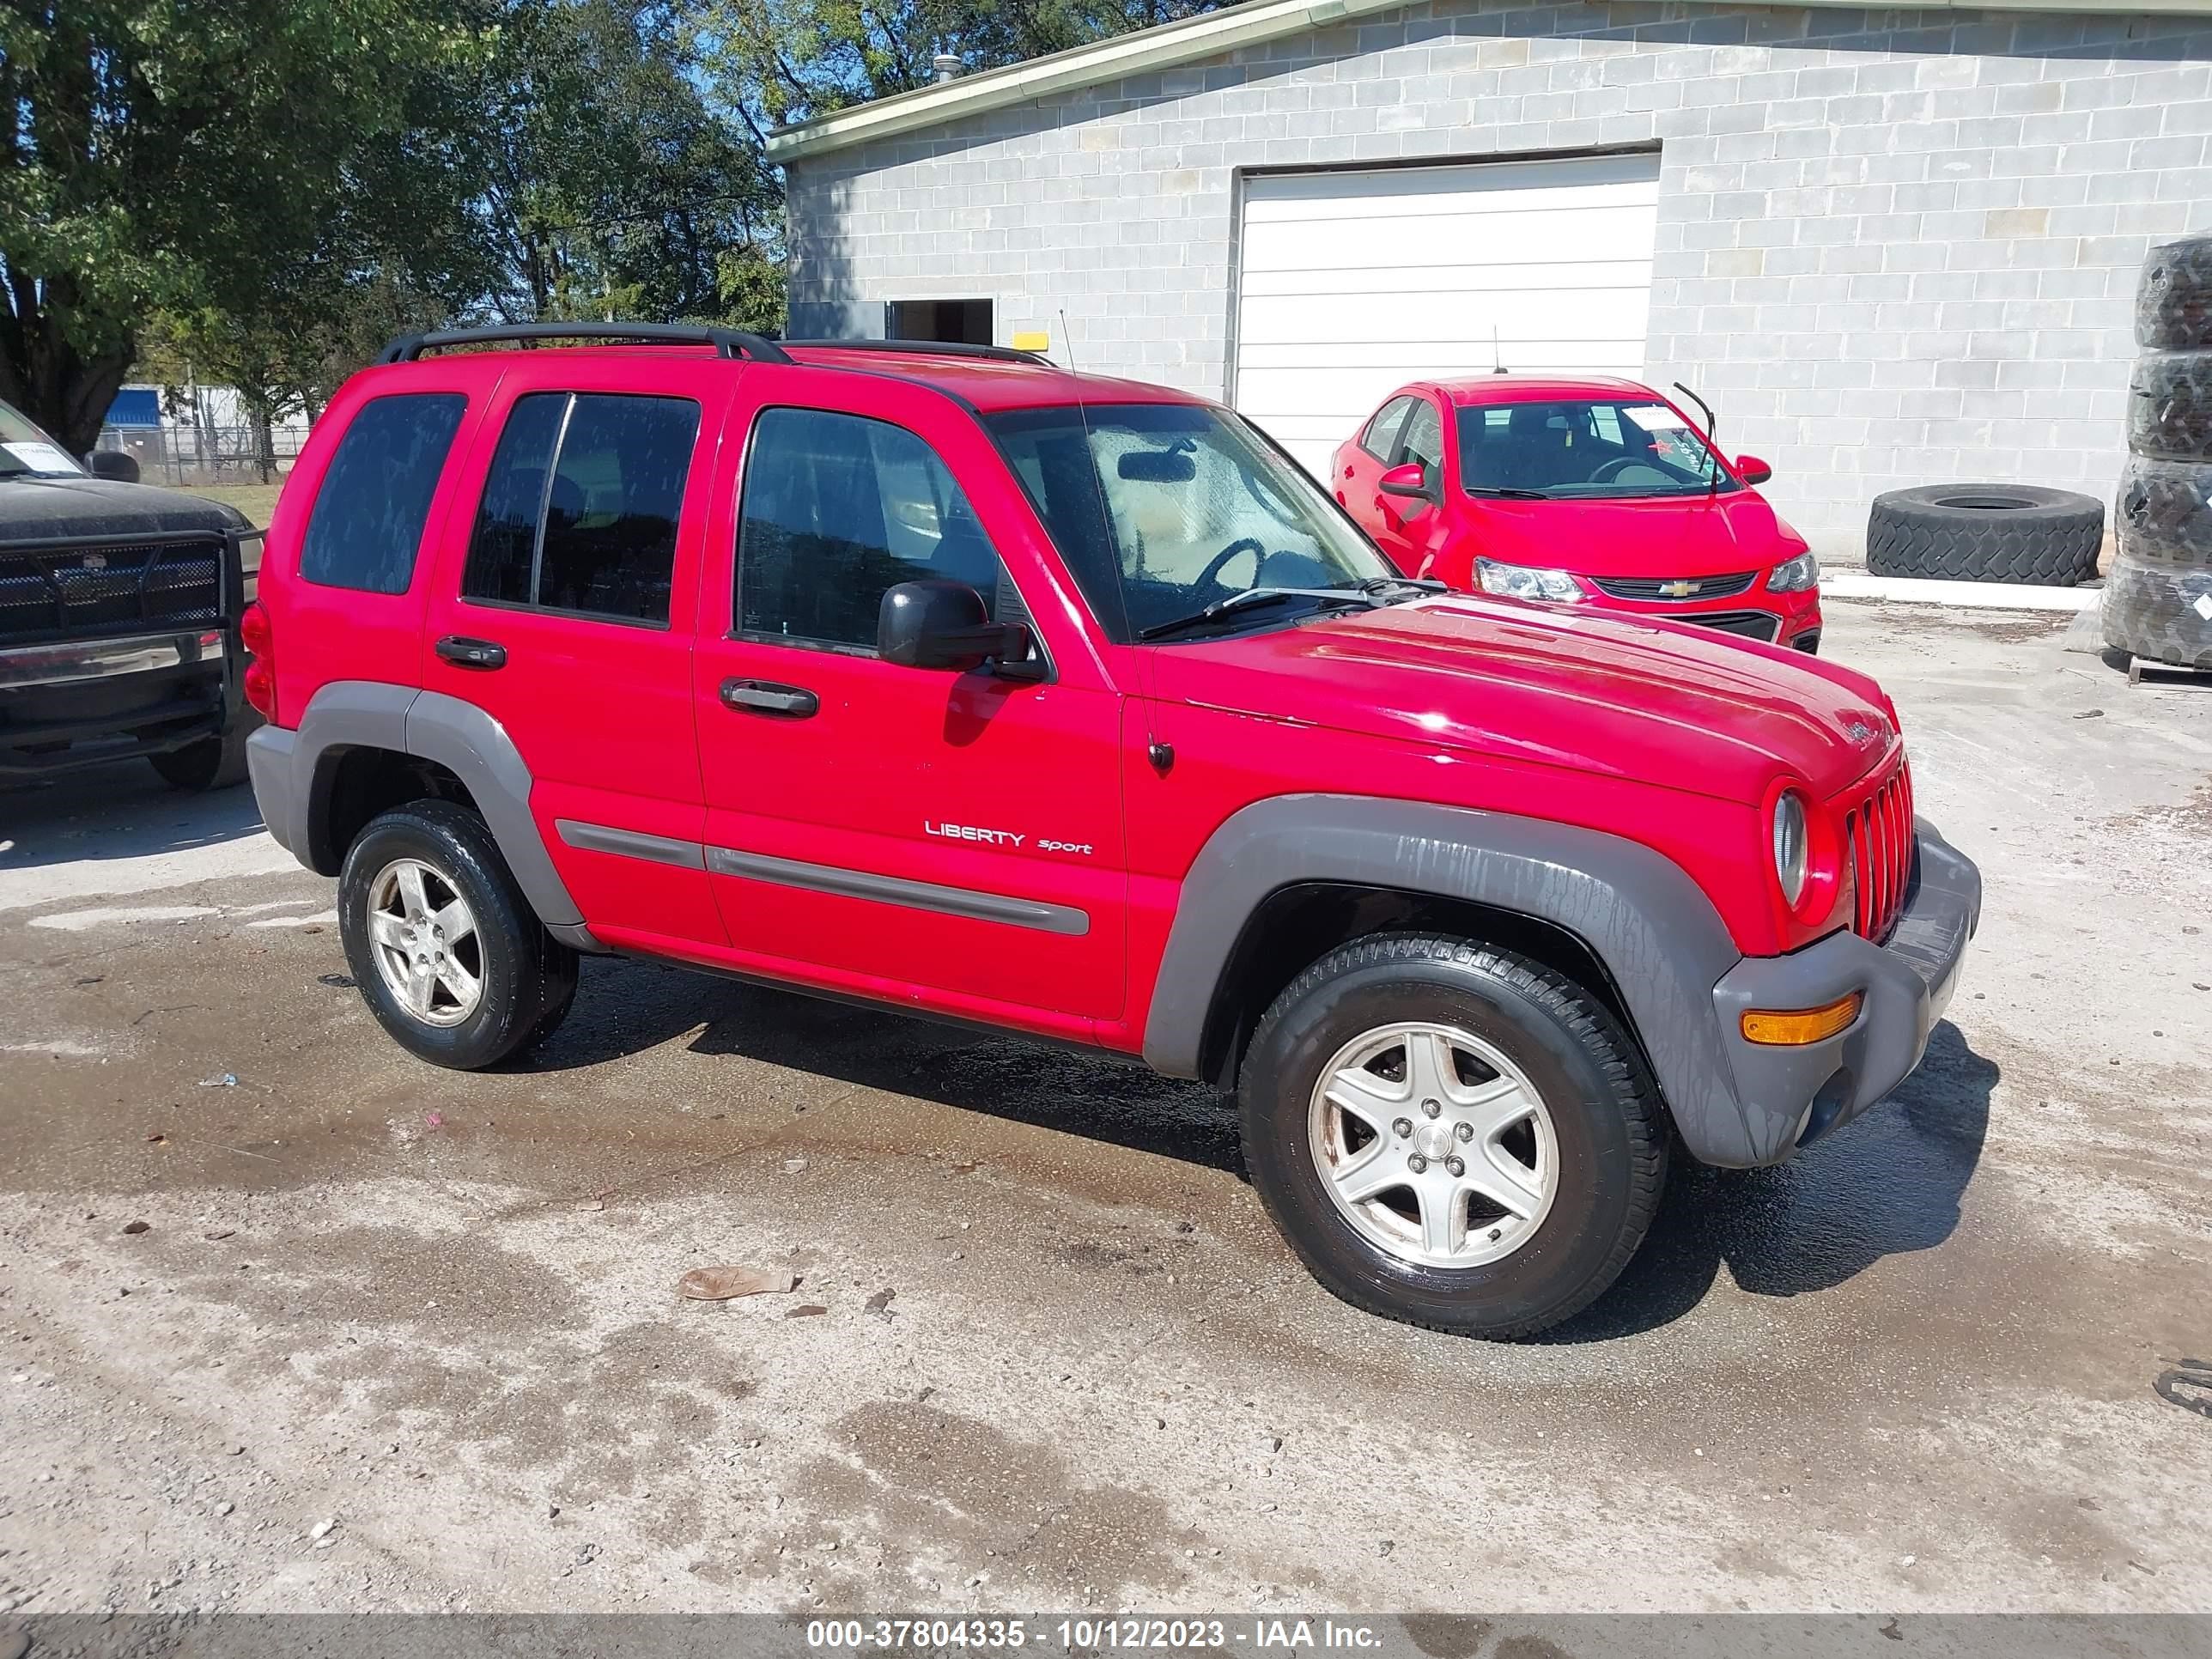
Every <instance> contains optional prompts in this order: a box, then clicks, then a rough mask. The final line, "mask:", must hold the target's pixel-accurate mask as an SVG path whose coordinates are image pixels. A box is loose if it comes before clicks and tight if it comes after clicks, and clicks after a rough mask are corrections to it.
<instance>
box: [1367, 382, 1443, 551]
mask: <svg viewBox="0 0 2212 1659" xmlns="http://www.w3.org/2000/svg"><path fill="white" fill-rule="evenodd" d="M1389 465H1391V466H1407V465H1413V466H1419V468H1420V469H1421V470H1422V471H1423V473H1424V474H1425V475H1426V477H1427V478H1428V480H1429V483H1430V485H1431V488H1432V489H1436V490H1437V492H1439V494H1441V493H1442V491H1443V489H1444V487H1445V486H1444V428H1443V416H1441V415H1440V414H1439V413H1438V412H1437V404H1436V399H1434V398H1430V397H1419V398H1414V399H1413V412H1412V413H1411V414H1410V415H1408V416H1407V417H1406V424H1405V426H1404V428H1402V429H1401V431H1400V432H1399V435H1398V437H1397V440H1396V441H1395V442H1394V443H1393V444H1392V445H1391V447H1390V452H1389ZM1386 470H1387V469H1386ZM1375 516H1376V523H1377V524H1378V525H1379V526H1381V527H1380V529H1379V530H1378V531H1377V532H1376V538H1375V539H1376V542H1377V544H1380V545H1381V547H1382V549H1383V551H1384V552H1385V553H1388V554H1389V556H1390V562H1391V563H1393V564H1395V565H1396V566H1397V567H1398V568H1399V569H1400V570H1401V572H1403V573H1404V574H1407V575H1408V576H1437V575H1441V574H1443V573H1442V572H1440V571H1439V570H1438V569H1437V555H1438V554H1439V553H1441V552H1442V551H1443V544H1444V526H1445V521H1446V514H1445V512H1444V509H1443V507H1442V506H1441V505H1440V504H1438V503H1437V502H1435V501H1421V500H1419V498H1417V497H1414V496H1411V495H1383V493H1382V492H1381V491H1379V490H1378V491H1376V497H1375Z"/></svg>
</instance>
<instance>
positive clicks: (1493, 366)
mask: <svg viewBox="0 0 2212 1659" xmlns="http://www.w3.org/2000/svg"><path fill="white" fill-rule="evenodd" d="M1490 372H1491V373H1492V374H1504V372H1505V359H1504V356H1503V355H1502V354H1501V353H1500V352H1499V351H1498V325H1497V324H1495V323H1492V325H1490Z"/></svg>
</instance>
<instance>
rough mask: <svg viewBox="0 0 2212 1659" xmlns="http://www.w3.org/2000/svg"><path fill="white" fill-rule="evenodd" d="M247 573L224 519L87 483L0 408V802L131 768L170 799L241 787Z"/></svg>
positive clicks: (167, 495)
mask: <svg viewBox="0 0 2212 1659" xmlns="http://www.w3.org/2000/svg"><path fill="white" fill-rule="evenodd" d="M102 470H103V471H105V470H106V469H105V468H103V469H102ZM125 470H129V471H135V468H130V467H129V466H128V465H127V464H125ZM260 567H261V532H259V531H258V530H256V529H254V528H252V526H250V525H249V524H248V523H247V522H246V519H245V517H244V516H243V515H242V514H240V513H238V512H237V511H236V510H235V509H234V508H231V507H225V506H222V505H221V504H219V503H216V502H213V501H201V500H199V499H198V498H197V497H195V496H191V495H181V494H179V493H178V492H177V491H175V490H170V489H155V488H153V487H152V486H150V485H147V484H141V483H127V482H125V481H124V480H123V479H121V478H118V477H95V476H94V474H93V473H92V472H91V471H88V470H87V469H86V468H85V467H84V466H83V465H81V464H80V463H79V462H78V460H77V459H76V457H75V456H72V455H70V453H68V452H67V451H65V450H64V449H63V448H62V447H61V446H60V445H58V444H57V443H55V442H54V441H52V439H51V438H49V437H48V436H47V435H46V433H44V432H43V431H41V430H40V428H38V427H36V426H34V425H33V424H32V422H29V421H28V420H27V419H25V418H24V417H23V416H21V414H19V413H18V412H17V411H16V410H14V409H11V408H9V406H8V405H7V404H0V786H4V785H6V784H9V783H12V782H15V781H21V780H24V779H27V778H34V777H42V776H46V775H50V774H52V773H55V772H62V771H69V770H72V769H76V768H78V767H82V766H93V765H97V764H99V763H101V762H103V761H107V760H113V759H117V758H119V757H127V756H133V755H143V756H144V757H146V758H147V759H148V760H149V761H150V762H151V763H153V766H154V769H155V771H157V772H159V773H160V774H161V776H162V777H163V778H165V779H167V781H169V782H170V783H171V784H173V785H174V786H175V787H178V788H179V789H214V788H220V787H223V786H225V785H228V784H234V783H237V782H240V781H243V779H244V778H245V776H246V736H247V734H248V732H250V731H251V730H252V727H253V726H255V725H256V724H258V721H257V720H256V719H255V717H254V714H253V712H252V709H250V708H247V707H246V703H245V702H244V700H243V698H242V697H241V696H240V680H241V678H243V676H244V673H245V669H246V658H245V653H244V652H243V650H242V649H241V648H240V643H239V637H238V622H239V617H240V614H241V613H242V612H243V611H245V609H246V605H248V604H249V603H251V602H252V599H253V592H254V582H255V577H256V575H257V574H258V571H259V569H260Z"/></svg>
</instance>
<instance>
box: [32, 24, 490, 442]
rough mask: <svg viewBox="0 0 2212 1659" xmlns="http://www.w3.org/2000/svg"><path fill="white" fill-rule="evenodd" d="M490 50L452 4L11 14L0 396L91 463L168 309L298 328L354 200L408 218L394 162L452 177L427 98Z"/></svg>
mask: <svg viewBox="0 0 2212 1659" xmlns="http://www.w3.org/2000/svg"><path fill="white" fill-rule="evenodd" d="M479 48H480V42H479V39H478V32H477V30H476V29H475V28H474V27H471V24H470V22H469V21H468V19H467V18H466V17H465V15H462V14H461V13H460V12H459V11H458V10H457V9H455V7H454V6H453V5H452V4H449V3H446V0H228V3H224V4H220V5H196V4H181V3H176V0H10V3H9V4H8V5H7V6H6V7H5V8H4V9H0V106H4V107H6V108H7V109H9V111H11V112H14V114H15V119H14V120H13V121H12V122H11V124H10V128H9V133H8V135H7V137H6V139H5V141H4V143H0V286H4V289H5V293H6V303H5V306H4V307H0V398H6V399H7V400H8V401H9V402H11V403H15V404H18V405H19V406H21V408H22V409H24V410H25V411H26V412H27V413H28V414H30V415H31V416H32V417H33V419H35V420H38V421H39V422H41V423H42V424H44V425H46V426H47V427H48V428H50V429H52V431H53V432H54V434H55V435H56V436H57V437H58V438H59V439H60V440H61V441H63V442H64V444H66V445H67V446H69V447H70V448H72V449H77V450H82V449H87V448H89V447H91V445H92V442H93V441H94V438H95V437H96V436H97V435H98V434H99V430H100V420H101V417H102V416H104V415H105V413H106V409H107V405H108V404H109V402H110V401H111V400H112V398H113V396H114V393H115V390H116V387H117V386H119V385H120V384H121V383H122V380H123V379H124V376H125V374H126V372H127V371H128V369H129V368H130V365H131V361H132V359H133V357H134V356H135V355H136V351H137V345H138V340H139V336H140V332H141V331H142V330H143V328H144V327H145V326H146V325H147V324H148V322H149V319H151V318H152V317H153V316H154V314H155V313H156V312H161V311H166V312H168V313H175V314H179V315H186V316H190V315H197V314H201V313H208V312H213V313H218V314H221V315H223V316H227V317H230V318H233V319H242V320H244V321H246V322H248V323H254V322H258V321H264V320H268V319H274V318H279V317H281V316H282V314H283V313H282V307H279V306H277V305H276V304H275V303H274V302H275V301H278V300H280V299H282V298H283V294H284V287H283V284H284V283H287V282H288V281H290V280H292V279H293V278H294V277H295V275H296V272H297V270H299V269H300V267H301V264H303V262H309V261H313V260H315V259H318V258H327V257H328V256H329V254H330V253H331V246H330V243H331V235H332V228H333V227H334V226H343V225H345V224H348V223H349V222H352V221H353V220H354V218H355V214H354V212H353V210H354V207H355V205H356V204H357V203H361V202H368V203H370V204H373V206H372V210H371V211H372V215H373V214H374V212H379V211H384V210H391V209H392V208H394V207H395V206H396V201H395V198H396V197H397V196H398V193H399V191H397V190H395V189H394V182H395V181H394V179H392V177H391V176H390V175H389V173H388V170H387V169H386V167H381V166H380V163H385V162H392V161H403V162H405V163H407V165H405V166H403V167H400V168H399V176H400V180H401V181H402V182H403V183H419V182H420V179H421V178H422V176H424V175H425V174H427V173H431V172H435V168H433V167H428V166H426V165H423V163H424V161H425V157H424V155H423V154H422V151H423V150H424V149H425V145H424V142H423V137H422V131H421V129H420V128H419V127H418V126H417V125H416V123H418V122H419V120H420V119H421V118H422V115H423V113H424V109H423V106H422V102H421V94H422V88H424V86H425V85H426V83H429V82H436V81H437V80H438V79H439V78H440V77H441V76H447V75H449V74H450V73H451V72H452V71H453V70H455V69H456V68H457V67H458V66H459V65H460V64H464V63H465V62H466V61H467V60H469V59H470V58H472V57H473V56H474V55H475V54H476V53H477V52H478V50H479ZM428 148H429V149H435V143H433V144H431V145H429V146H428ZM410 149H411V150H412V152H413V153H412V154H411V155H410ZM408 207H409V211H410V215H411V216H413V217H415V218H416V219H418V220H421V219H425V218H437V217H439V216H441V214H444V213H447V211H448V210H447V209H446V208H445V207H444V206H443V205H442V204H436V203H430V204H425V203H423V202H421V201H416V202H413V203H410V204H408Z"/></svg>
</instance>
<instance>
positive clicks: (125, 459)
mask: <svg viewBox="0 0 2212 1659" xmlns="http://www.w3.org/2000/svg"><path fill="white" fill-rule="evenodd" d="M84 467H85V471H88V472H89V473H91V474H92V476H93V477H95V478H110V479H112V480H113V481H114V482H116V483H137V482H138V458H137V456H136V455H126V454H125V453H124V452H123V451H121V450H119V449H95V450H94V451H93V452H92V453H91V454H89V455H88V456H86V457H85V458H84Z"/></svg>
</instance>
